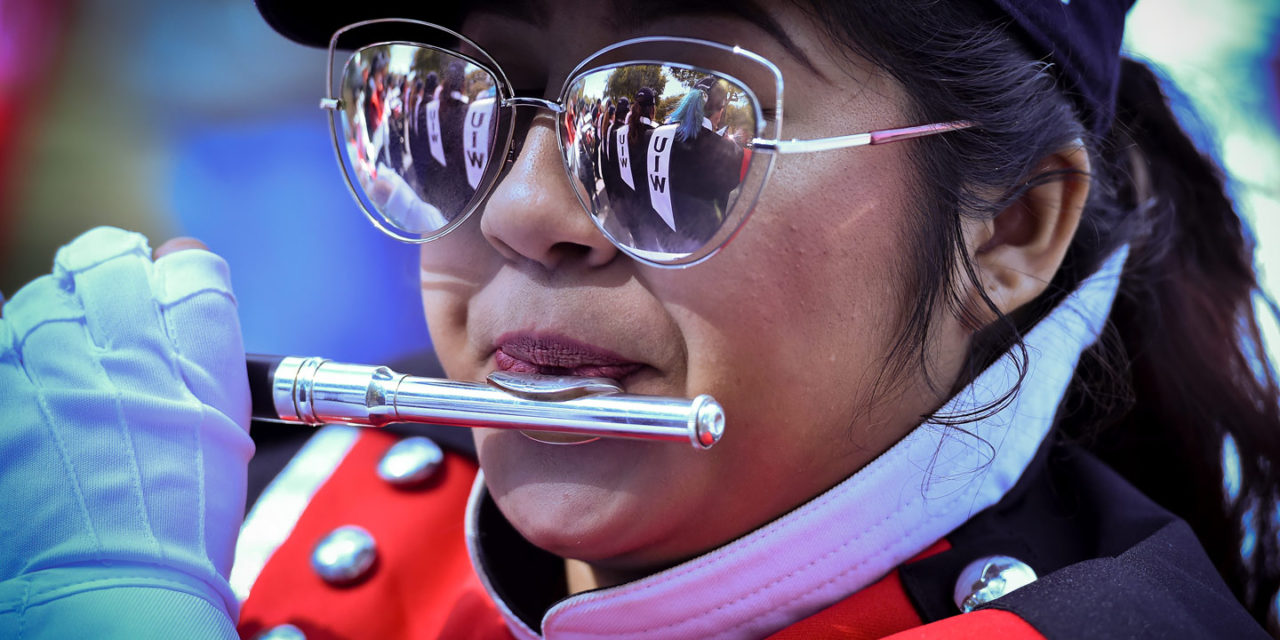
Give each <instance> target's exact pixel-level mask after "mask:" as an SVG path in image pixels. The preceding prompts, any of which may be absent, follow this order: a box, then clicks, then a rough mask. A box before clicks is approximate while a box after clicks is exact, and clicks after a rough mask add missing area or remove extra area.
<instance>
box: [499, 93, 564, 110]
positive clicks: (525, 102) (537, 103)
mask: <svg viewBox="0 0 1280 640" xmlns="http://www.w3.org/2000/svg"><path fill="white" fill-rule="evenodd" d="M502 106H504V107H509V108H515V107H535V108H536V107H542V108H543V109H547V110H549V111H551V112H552V113H557V114H559V113H564V107H563V106H561V104H560V103H558V102H555V101H553V100H546V99H544V98H531V97H527V96H516V97H513V98H507V99H506V100H503V101H502Z"/></svg>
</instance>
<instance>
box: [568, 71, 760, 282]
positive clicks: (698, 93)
mask: <svg viewBox="0 0 1280 640" xmlns="http://www.w3.org/2000/svg"><path fill="white" fill-rule="evenodd" d="M567 99H568V105H567V106H568V108H569V112H568V113H567V114H566V121H565V127H566V134H565V135H566V140H565V143H566V146H567V148H566V149H565V161H566V164H567V166H568V167H569V173H570V175H571V176H573V181H574V183H575V184H574V186H575V187H576V188H577V189H578V192H579V196H580V197H582V199H583V201H584V202H586V203H587V205H588V208H589V209H590V210H591V211H592V215H593V216H595V217H596V219H597V221H599V222H600V224H601V226H602V227H604V229H605V231H606V232H607V233H609V235H610V236H611V237H612V238H613V239H614V240H615V241H616V242H618V243H619V244H621V245H623V246H626V247H628V248H630V249H632V250H634V251H635V252H636V253H638V254H640V255H642V256H644V257H647V258H650V259H653V260H656V261H676V260H679V259H681V258H682V257H684V256H688V255H690V254H693V253H696V252H698V251H699V250H700V249H702V248H703V247H705V246H706V245H707V244H708V243H710V242H711V241H712V240H713V238H714V237H715V236H716V234H717V233H718V232H719V231H720V230H721V228H722V227H724V226H725V224H726V221H727V220H728V219H729V218H730V217H731V215H730V214H731V211H732V210H733V207H734V204H735V202H736V201H737V199H738V196H739V195H740V192H741V191H742V189H741V187H742V184H743V181H744V179H745V176H746V173H747V168H748V166H749V164H750V151H749V150H747V149H745V145H746V143H747V142H748V141H749V140H751V139H752V138H753V137H754V135H755V133H756V131H757V123H756V112H757V108H756V105H755V104H754V103H753V102H752V98H751V93H750V91H748V90H747V89H746V88H745V87H742V86H740V85H739V84H737V83H736V82H734V81H733V80H731V79H728V78H726V77H723V76H718V75H715V74H712V73H708V72H705V71H701V70H698V69H693V68H687V67H683V66H679V65H673V64H626V65H621V66H613V67H608V68H603V69H598V70H595V71H591V72H588V73H587V74H585V75H583V76H581V77H580V78H578V79H577V80H575V81H574V82H573V83H572V84H571V85H570V87H569V93H568V96H567Z"/></svg>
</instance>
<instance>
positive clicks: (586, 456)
mask: <svg viewBox="0 0 1280 640" xmlns="http://www.w3.org/2000/svg"><path fill="white" fill-rule="evenodd" d="M476 435H477V438H476V445H477V453H478V454H479V457H480V463H481V467H482V468H483V469H484V471H485V483H486V485H487V486H488V489H489V494H490V495H491V496H492V497H493V499H494V501H495V502H496V503H497V505H498V508H499V509H500V510H501V511H502V513H503V515H504V516H506V518H507V520H508V521H509V522H510V523H511V525H512V526H513V527H515V529H516V531H518V532H519V533H520V534H521V535H522V536H523V537H524V538H525V539H527V540H528V541H529V542H531V543H533V544H534V545H536V546H538V547H540V548H542V549H545V550H546V551H549V552H551V553H554V554H556V555H559V556H562V557H566V558H576V559H580V560H585V561H588V562H595V561H604V560H607V559H610V558H619V557H624V556H629V555H631V554H633V553H634V552H635V551H636V550H637V549H643V548H646V547H648V546H653V544H654V543H657V542H658V540H655V539H651V538H656V537H657V534H658V532H657V531H656V529H658V528H660V527H659V526H655V525H659V524H660V520H659V519H657V518H655V517H654V516H655V515H656V514H657V511H658V509H659V508H660V506H659V505H660V504H661V503H662V501H663V499H662V497H661V493H662V492H661V491H660V490H659V491H655V489H658V488H660V487H661V486H662V485H663V484H668V483H660V484H658V485H657V486H655V485H654V483H653V481H654V480H656V479H657V478H658V477H659V476H660V475H661V473H660V469H661V467H662V464H661V462H660V460H661V459H662V457H663V456H661V455H652V454H660V451H657V450H656V448H658V447H663V446H667V447H669V446H670V445H663V444H654V443H641V442H635V441H618V440H609V439H601V440H598V441H595V442H591V443H587V444H582V445H579V446H564V445H557V444H548V443H543V442H538V441H535V440H531V439H529V438H527V437H525V436H524V435H522V434H520V433H518V432H510V431H509V432H494V431H489V432H486V433H477V434H476ZM668 486H669V485H668ZM661 520H667V519H661Z"/></svg>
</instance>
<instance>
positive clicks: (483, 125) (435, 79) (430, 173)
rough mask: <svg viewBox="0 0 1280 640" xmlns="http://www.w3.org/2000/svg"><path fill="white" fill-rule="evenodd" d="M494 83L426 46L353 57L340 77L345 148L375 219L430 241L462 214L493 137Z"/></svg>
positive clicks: (381, 48)
mask: <svg viewBox="0 0 1280 640" xmlns="http://www.w3.org/2000/svg"><path fill="white" fill-rule="evenodd" d="M496 85H497V83H496V81H495V80H494V77H493V76H492V75H491V74H490V73H489V72H487V71H485V70H484V69H483V68H481V67H479V66H477V65H475V64H473V63H471V62H469V61H467V60H465V59H463V58H462V57H460V56H457V55H454V54H451V53H448V52H445V51H441V50H438V49H434V48H431V47H425V46H421V45H409V44H385V45H375V46H372V47H366V48H364V49H361V50H359V51H357V52H355V53H354V54H352V56H351V58H350V59H349V60H348V61H347V64H346V66H345V67H344V69H343V77H342V105H343V114H342V123H343V135H344V142H345V145H344V146H345V148H346V153H347V159H348V163H349V166H350V168H351V172H352V174H353V176H352V177H353V179H354V181H355V182H356V183H358V185H359V187H360V189H361V190H363V192H364V195H365V198H366V200H367V201H368V202H369V203H370V204H372V206H373V209H374V211H375V212H376V213H377V215H379V216H380V217H381V218H382V219H383V220H384V221H386V222H387V223H388V224H390V225H391V226H393V227H395V228H396V229H398V230H400V231H403V232H406V233H409V234H419V235H427V234H430V233H433V232H435V231H438V230H439V229H441V228H443V227H445V226H446V225H448V224H449V223H450V222H452V221H453V220H455V219H456V218H457V217H458V216H460V215H461V214H462V213H463V212H464V211H466V209H467V207H468V205H469V204H470V203H471V200H472V199H473V198H474V196H475V193H476V190H477V188H478V187H479V186H480V182H481V178H482V176H483V175H484V173H485V170H486V168H487V167H488V163H489V160H490V156H491V155H492V150H493V144H494V141H495V139H496V137H497V131H496V128H497V100H496V97H495V94H496Z"/></svg>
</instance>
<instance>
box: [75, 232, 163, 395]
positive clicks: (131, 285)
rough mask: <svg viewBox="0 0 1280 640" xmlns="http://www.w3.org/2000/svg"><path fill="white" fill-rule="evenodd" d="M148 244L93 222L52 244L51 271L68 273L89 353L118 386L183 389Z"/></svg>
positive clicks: (160, 391) (153, 391)
mask: <svg viewBox="0 0 1280 640" xmlns="http://www.w3.org/2000/svg"><path fill="white" fill-rule="evenodd" d="M152 271H153V265H152V263H151V249H150V247H148V246H147V239H146V238H145V237H143V236H142V235H140V234H137V233H132V232H128V231H124V230H121V229H115V228H111V227H99V228H97V229H93V230H91V231H89V232H87V233H85V234H83V235H81V236H80V237H78V238H76V239H75V240H73V241H71V243H70V244H68V245H67V246H65V247H63V248H61V249H59V250H58V254H57V257H56V258H55V259H54V275H55V276H58V277H63V278H69V279H70V280H71V282H72V284H73V287H74V289H73V291H74V295H75V296H76V297H77V298H79V299H80V302H81V304H82V305H83V307H84V313H85V326H86V327H87V328H88V330H89V337H90V339H91V340H92V341H93V344H95V345H97V346H98V347H99V349H97V350H95V353H94V355H95V356H96V357H97V358H98V360H99V362H101V364H102V367H103V369H104V370H105V371H106V372H107V374H108V376H109V377H110V379H111V381H112V383H113V384H114V385H115V386H116V387H118V388H119V389H121V390H124V391H137V392H139V393H144V394H146V393H149V394H152V395H154V396H157V397H165V398H181V397H183V396H184V395H188V394H187V391H186V388H185V387H184V386H183V385H182V384H180V383H179V382H178V378H179V376H178V371H177V367H176V366H175V365H174V357H173V346H172V344H171V343H170V340H169V337H168V335H167V334H166V332H165V329H164V323H163V322H162V319H161V315H160V305H159V304H158V302H157V300H156V296H155V293H154V291H153V287H152Z"/></svg>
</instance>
